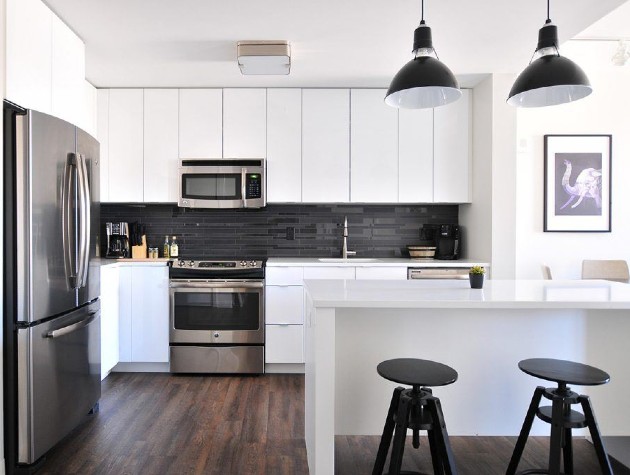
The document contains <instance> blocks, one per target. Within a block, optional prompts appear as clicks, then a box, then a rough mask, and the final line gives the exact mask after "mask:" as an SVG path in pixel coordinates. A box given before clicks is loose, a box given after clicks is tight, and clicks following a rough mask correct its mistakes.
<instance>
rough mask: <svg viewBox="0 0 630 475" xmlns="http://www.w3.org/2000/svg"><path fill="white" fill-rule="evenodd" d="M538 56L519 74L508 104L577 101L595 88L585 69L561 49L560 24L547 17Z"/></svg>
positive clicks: (527, 104) (546, 104)
mask: <svg viewBox="0 0 630 475" xmlns="http://www.w3.org/2000/svg"><path fill="white" fill-rule="evenodd" d="M535 55H538V56H539V57H538V59H535V60H534V61H532V62H531V63H529V66H527V67H526V68H525V70H524V71H523V72H522V73H521V74H520V75H519V76H518V78H516V81H515V82H514V85H513V86H512V89H511V91H510V95H509V97H508V100H507V102H508V104H510V105H513V106H517V107H545V106H555V105H558V104H564V103H567V102H572V101H577V100H578V99H582V98H584V97H586V96H588V95H589V94H590V93H591V92H593V88H592V87H591V84H590V82H589V80H588V77H586V74H585V73H584V71H582V69H581V68H580V67H579V66H578V65H577V64H575V63H574V62H573V61H571V60H570V59H568V58H565V57H563V56H560V52H559V50H558V28H557V27H556V26H555V25H553V24H552V23H551V20H549V19H547V22H546V23H545V26H543V27H542V28H541V29H540V31H539V33H538V46H537V47H536V53H535Z"/></svg>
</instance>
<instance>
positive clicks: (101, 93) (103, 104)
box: [96, 89, 109, 202]
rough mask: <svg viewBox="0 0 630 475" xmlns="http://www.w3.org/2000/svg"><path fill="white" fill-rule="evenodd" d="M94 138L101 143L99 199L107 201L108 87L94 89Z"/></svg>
mask: <svg viewBox="0 0 630 475" xmlns="http://www.w3.org/2000/svg"><path fill="white" fill-rule="evenodd" d="M96 114H97V115H96V139H97V140H98V141H99V143H100V144H101V170H100V172H101V201H102V202H108V201H109V89H98V90H97V91H96Z"/></svg>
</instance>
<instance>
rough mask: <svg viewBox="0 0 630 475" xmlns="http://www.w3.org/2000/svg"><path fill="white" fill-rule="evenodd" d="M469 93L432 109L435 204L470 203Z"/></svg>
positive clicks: (465, 92) (464, 91) (463, 93)
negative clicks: (433, 115)
mask: <svg viewBox="0 0 630 475" xmlns="http://www.w3.org/2000/svg"><path fill="white" fill-rule="evenodd" d="M470 117H471V94H470V90H468V89H462V97H461V98H460V99H459V100H458V101H455V102H452V103H451V104H448V105H446V106H442V107H438V108H436V109H435V122H434V140H435V142H434V160H433V180H434V181H433V200H434V201H435V202H436V203H467V202H470V146H471V145H470V144H471V142H470V137H471V133H470Z"/></svg>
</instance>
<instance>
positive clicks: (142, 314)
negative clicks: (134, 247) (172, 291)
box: [131, 266, 169, 363]
mask: <svg viewBox="0 0 630 475" xmlns="http://www.w3.org/2000/svg"><path fill="white" fill-rule="evenodd" d="M131 274H132V283H131V286H132V289H133V290H132V292H133V294H132V297H131V299H132V312H133V317H132V320H131V321H132V326H131V337H132V339H131V359H132V361H134V362H136V363H167V362H168V328H169V321H168V267H161V266H160V267H150V266H133V267H132V273H131Z"/></svg>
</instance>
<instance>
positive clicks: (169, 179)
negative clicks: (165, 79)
mask: <svg viewBox="0 0 630 475" xmlns="http://www.w3.org/2000/svg"><path fill="white" fill-rule="evenodd" d="M178 110H179V91H178V90H177V89H145V90H144V201H145V202H150V203H175V202H177V199H178V198H177V197H178V194H179V183H178V174H179V173H178V169H179V148H178V142H179V134H178V125H179V124H178Z"/></svg>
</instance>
